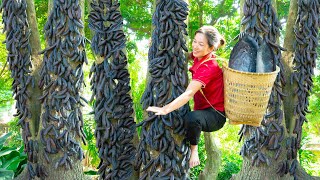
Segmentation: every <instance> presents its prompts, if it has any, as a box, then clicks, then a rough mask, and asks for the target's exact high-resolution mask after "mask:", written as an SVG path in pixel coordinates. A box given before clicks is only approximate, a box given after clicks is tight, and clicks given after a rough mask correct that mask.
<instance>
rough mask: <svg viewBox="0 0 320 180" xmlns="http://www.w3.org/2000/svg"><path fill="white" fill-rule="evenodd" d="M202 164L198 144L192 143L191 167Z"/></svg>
mask: <svg viewBox="0 0 320 180" xmlns="http://www.w3.org/2000/svg"><path fill="white" fill-rule="evenodd" d="M199 164H200V160H199V155H198V145H191V157H190V161H189V167H190V168H193V167H195V166H198V165H199Z"/></svg>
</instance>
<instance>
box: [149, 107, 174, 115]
mask: <svg viewBox="0 0 320 180" xmlns="http://www.w3.org/2000/svg"><path fill="white" fill-rule="evenodd" d="M146 111H150V112H154V113H155V115H166V114H168V113H169V112H168V111H167V110H166V109H165V108H164V107H156V106H149V107H148V108H147V109H146Z"/></svg>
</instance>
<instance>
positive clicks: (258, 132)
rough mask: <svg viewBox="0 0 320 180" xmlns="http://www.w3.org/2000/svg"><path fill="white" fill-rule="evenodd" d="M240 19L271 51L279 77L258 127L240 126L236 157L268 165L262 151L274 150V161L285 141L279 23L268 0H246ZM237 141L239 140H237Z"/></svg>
mask: <svg viewBox="0 0 320 180" xmlns="http://www.w3.org/2000/svg"><path fill="white" fill-rule="evenodd" d="M243 11H244V17H243V19H242V25H243V26H244V27H245V28H244V31H245V32H246V33H248V34H250V35H251V36H253V37H254V38H255V39H256V41H257V42H258V44H259V45H260V44H262V43H263V42H266V43H267V44H268V45H269V46H270V47H271V50H272V52H273V55H274V57H273V59H271V61H272V63H273V64H274V65H277V66H279V68H280V74H279V75H278V76H277V79H276V81H275V83H274V87H273V89H272V92H271V96H270V99H269V102H268V110H267V114H266V115H265V117H264V119H263V121H262V125H261V126H260V127H250V126H247V125H243V126H242V128H241V130H240V132H239V135H240V140H241V139H242V137H243V136H244V135H248V138H247V139H245V142H244V145H243V146H242V148H241V152H240V154H241V155H243V156H250V157H251V164H252V165H256V166H259V164H260V163H266V164H267V165H270V164H271V163H272V157H269V156H268V155H266V154H265V153H264V152H265V150H271V151H274V157H273V158H274V159H275V160H277V159H278V158H279V156H280V154H281V152H282V149H283V148H284V147H282V146H281V142H282V141H283V140H284V138H285V127H284V126H283V122H282V121H283V119H284V115H283V110H282V109H281V104H282V100H283V98H284V96H285V94H284V93H283V92H282V87H283V85H285V83H286V82H285V77H284V71H283V69H284V67H283V64H282V63H281V61H280V59H281V51H282V50H284V49H283V48H282V47H280V46H279V45H278V44H277V39H278V37H279V35H280V31H279V29H280V28H281V27H280V23H279V21H278V19H277V16H276V13H275V11H274V9H273V7H272V3H271V0H267V1H263V0H253V1H251V0H246V1H245V4H244V8H243ZM240 140H239V141H240Z"/></svg>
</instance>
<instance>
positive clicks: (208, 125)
mask: <svg viewBox="0 0 320 180" xmlns="http://www.w3.org/2000/svg"><path fill="white" fill-rule="evenodd" d="M221 113H222V114H223V115H224V112H221ZM184 119H185V123H184V124H185V128H186V132H187V134H186V138H187V140H188V141H189V142H190V144H191V145H197V144H198V143H199V138H200V134H201V131H205V132H212V131H217V130H219V129H221V128H222V127H223V125H224V123H225V122H226V118H225V117H224V116H222V115H221V114H220V113H218V112H217V111H216V110H214V109H212V108H211V107H210V108H207V109H204V110H195V111H190V112H189V113H187V114H186V115H185V116H184Z"/></svg>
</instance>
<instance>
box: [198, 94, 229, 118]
mask: <svg viewBox="0 0 320 180" xmlns="http://www.w3.org/2000/svg"><path fill="white" fill-rule="evenodd" d="M200 92H201V94H202V95H203V97H204V98H205V99H206V100H207V102H208V103H209V104H210V106H211V107H212V108H213V109H214V110H215V111H217V112H218V113H219V114H220V115H221V116H223V117H225V118H227V117H226V116H225V115H224V114H222V113H221V112H220V111H218V110H216V108H214V107H213V106H212V105H211V103H210V102H209V100H208V99H207V97H206V96H205V95H204V93H203V91H202V89H200Z"/></svg>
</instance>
